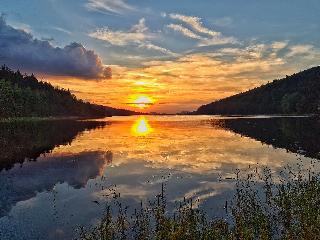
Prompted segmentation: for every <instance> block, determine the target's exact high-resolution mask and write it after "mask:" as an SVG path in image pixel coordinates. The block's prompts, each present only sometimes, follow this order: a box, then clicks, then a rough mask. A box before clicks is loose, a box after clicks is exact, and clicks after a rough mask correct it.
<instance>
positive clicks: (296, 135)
mask: <svg viewBox="0 0 320 240" xmlns="http://www.w3.org/2000/svg"><path fill="white" fill-rule="evenodd" d="M212 124H213V126H215V125H217V124H218V125H219V126H221V127H223V128H225V129H228V130H231V131H233V132H235V133H238V134H241V135H242V136H246V137H250V138H253V139H255V140H258V141H260V142H262V143H265V144H269V145H272V146H273V147H275V148H284V149H286V150H288V151H290V152H293V153H298V154H301V155H303V156H306V157H311V158H317V159H320V144H319V137H320V128H319V124H320V120H319V119H318V118H317V117H307V118H305V117H296V118H294V117H293V118H239V119H224V120H218V121H217V120H214V121H212Z"/></svg>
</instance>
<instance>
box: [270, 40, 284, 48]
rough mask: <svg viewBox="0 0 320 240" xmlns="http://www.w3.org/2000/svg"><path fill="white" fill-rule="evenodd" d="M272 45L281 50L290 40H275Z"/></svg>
mask: <svg viewBox="0 0 320 240" xmlns="http://www.w3.org/2000/svg"><path fill="white" fill-rule="evenodd" d="M271 46H272V48H273V49H275V50H281V49H284V48H285V47H287V46H288V41H278V42H273V43H272V45H271Z"/></svg>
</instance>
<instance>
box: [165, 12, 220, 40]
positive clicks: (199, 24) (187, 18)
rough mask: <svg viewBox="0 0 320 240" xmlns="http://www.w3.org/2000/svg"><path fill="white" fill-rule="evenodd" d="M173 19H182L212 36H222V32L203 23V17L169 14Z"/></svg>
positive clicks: (198, 30)
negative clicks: (213, 29)
mask: <svg viewBox="0 0 320 240" xmlns="http://www.w3.org/2000/svg"><path fill="white" fill-rule="evenodd" d="M169 16H170V17H171V18H172V19H177V20H180V21H182V22H184V23H186V24H188V25H190V26H191V27H192V28H193V29H194V30H195V31H197V32H199V33H204V34H206V35H209V36H211V37H217V36H220V35H221V33H220V32H216V31H212V30H210V29H208V28H206V27H204V26H203V25H202V22H201V18H199V17H193V16H185V15H181V14H170V15H169Z"/></svg>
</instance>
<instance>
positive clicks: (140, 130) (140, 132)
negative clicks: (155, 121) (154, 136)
mask: <svg viewBox="0 0 320 240" xmlns="http://www.w3.org/2000/svg"><path fill="white" fill-rule="evenodd" d="M152 131H153V129H152V127H151V126H150V124H149V122H148V120H147V119H146V117H144V116H141V117H139V118H138V119H137V120H135V122H134V124H133V125H132V127H131V132H132V134H133V136H147V135H148V134H149V133H151V132H152Z"/></svg>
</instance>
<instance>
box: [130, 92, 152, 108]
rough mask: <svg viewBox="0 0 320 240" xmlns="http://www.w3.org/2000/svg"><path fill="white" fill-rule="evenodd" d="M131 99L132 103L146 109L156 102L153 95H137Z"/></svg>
mask: <svg viewBox="0 0 320 240" xmlns="http://www.w3.org/2000/svg"><path fill="white" fill-rule="evenodd" d="M131 99H132V101H131V103H130V104H131V105H133V106H134V107H137V108H140V109H144V108H147V107H149V106H151V105H153V104H154V102H155V100H154V99H153V98H152V97H149V96H147V95H137V96H133V97H132V98H131Z"/></svg>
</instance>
